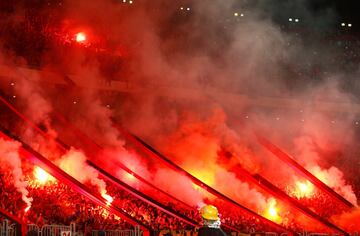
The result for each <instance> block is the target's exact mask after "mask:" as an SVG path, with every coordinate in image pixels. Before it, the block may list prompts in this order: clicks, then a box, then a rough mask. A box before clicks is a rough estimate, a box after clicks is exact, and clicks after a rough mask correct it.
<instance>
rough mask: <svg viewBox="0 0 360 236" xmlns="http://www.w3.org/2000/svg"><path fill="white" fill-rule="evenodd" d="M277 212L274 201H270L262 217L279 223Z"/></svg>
mask: <svg viewBox="0 0 360 236" xmlns="http://www.w3.org/2000/svg"><path fill="white" fill-rule="evenodd" d="M278 211H279V210H278V209H277V207H276V200H275V199H270V201H269V207H268V208H267V209H266V211H265V214H264V216H265V217H266V218H267V219H269V220H271V221H274V222H276V223H281V218H280V216H279V214H278Z"/></svg>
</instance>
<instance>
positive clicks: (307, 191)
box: [293, 181, 314, 198]
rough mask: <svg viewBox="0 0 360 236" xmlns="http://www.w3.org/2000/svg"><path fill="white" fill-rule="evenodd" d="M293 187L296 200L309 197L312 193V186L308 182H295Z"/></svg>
mask: <svg viewBox="0 0 360 236" xmlns="http://www.w3.org/2000/svg"><path fill="white" fill-rule="evenodd" d="M295 185H296V190H295V191H294V193H293V195H294V196H295V197H297V198H303V197H310V196H311V195H312V193H313V191H314V185H312V184H311V183H310V182H309V181H306V182H301V181H297V182H296V183H295Z"/></svg>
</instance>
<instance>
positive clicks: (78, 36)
mask: <svg viewBox="0 0 360 236" xmlns="http://www.w3.org/2000/svg"><path fill="white" fill-rule="evenodd" d="M75 40H76V42H78V43H83V42H85V40H86V34H85V33H83V32H79V33H77V34H76V35H75Z"/></svg>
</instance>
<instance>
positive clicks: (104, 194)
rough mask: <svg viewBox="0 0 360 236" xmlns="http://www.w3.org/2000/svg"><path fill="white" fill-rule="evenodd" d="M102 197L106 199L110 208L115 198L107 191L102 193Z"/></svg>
mask: <svg viewBox="0 0 360 236" xmlns="http://www.w3.org/2000/svg"><path fill="white" fill-rule="evenodd" d="M101 196H102V197H103V198H105V199H106V205H108V206H109V205H111V203H112V202H113V201H114V198H113V197H111V196H110V195H108V194H107V193H106V191H103V192H102V193H101Z"/></svg>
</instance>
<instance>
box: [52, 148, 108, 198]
mask: <svg viewBox="0 0 360 236" xmlns="http://www.w3.org/2000/svg"><path fill="white" fill-rule="evenodd" d="M57 164H58V165H59V167H60V168H61V169H63V170H64V171H65V172H66V173H68V174H69V175H71V176H72V177H74V178H75V179H77V180H78V181H79V182H81V183H83V184H84V183H87V182H89V183H90V184H91V185H93V186H96V188H97V189H98V191H99V192H100V193H101V194H102V195H103V194H106V183H105V182H104V181H103V180H101V179H100V178H99V174H98V172H97V171H96V170H95V169H93V168H92V167H90V166H89V165H88V164H87V163H86V156H85V154H84V153H83V152H81V151H80V150H76V149H75V148H71V149H70V150H69V151H68V152H67V153H66V154H64V155H63V156H62V157H61V158H59V159H58V160H57Z"/></svg>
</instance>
